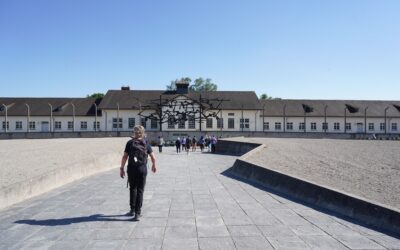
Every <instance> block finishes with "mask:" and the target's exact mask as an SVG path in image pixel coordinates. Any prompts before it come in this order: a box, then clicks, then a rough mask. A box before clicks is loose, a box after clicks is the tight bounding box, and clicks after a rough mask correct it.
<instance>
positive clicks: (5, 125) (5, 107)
mask: <svg viewBox="0 0 400 250" xmlns="http://www.w3.org/2000/svg"><path fill="white" fill-rule="evenodd" d="M1 106H3V107H4V112H5V117H4V118H5V121H4V122H5V123H4V132H5V133H7V131H8V129H7V122H8V113H7V112H8V108H7V105H5V104H1Z"/></svg>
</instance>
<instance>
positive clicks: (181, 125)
mask: <svg viewBox="0 0 400 250" xmlns="http://www.w3.org/2000/svg"><path fill="white" fill-rule="evenodd" d="M213 127H214V118H207V119H206V128H209V129H212V128H213ZM168 128H169V129H175V122H174V120H173V118H171V119H170V120H169V121H168ZM185 128H186V121H183V120H182V121H179V122H178V129H185ZM195 128H196V125H195V119H194V118H193V117H190V118H189V119H188V129H195ZM217 128H218V129H222V128H224V118H219V119H217ZM234 128H235V118H228V129H234ZM240 128H246V129H248V128H250V119H247V118H246V119H240Z"/></svg>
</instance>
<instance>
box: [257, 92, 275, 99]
mask: <svg viewBox="0 0 400 250" xmlns="http://www.w3.org/2000/svg"><path fill="white" fill-rule="evenodd" d="M260 99H261V100H272V99H273V98H272V97H271V96H268V95H267V94H265V93H264V94H262V95H260Z"/></svg>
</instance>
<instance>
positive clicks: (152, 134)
mask: <svg viewBox="0 0 400 250" xmlns="http://www.w3.org/2000/svg"><path fill="white" fill-rule="evenodd" d="M130 134H131V132H129V131H121V132H104V131H102V132H53V133H47V132H31V133H27V132H18V133H0V139H49V138H99V137H127V136H129V135H130ZM146 134H147V135H148V138H149V139H150V140H156V139H157V137H158V136H159V135H163V137H164V139H165V140H172V141H175V140H176V138H177V137H183V136H196V137H197V138H200V136H202V135H205V134H208V135H215V136H218V137H223V138H226V137H238V136H245V137H271V138H313V139H318V138H329V139H371V138H372V135H370V134H364V133H362V134H354V133H353V134H343V133H313V132H307V133H304V132H290V133H283V132H240V131H207V132H200V131H162V132H160V131H146ZM376 136H377V139H383V140H399V139H400V135H398V134H397V135H396V134H387V135H381V134H379V135H378V134H377V135H376Z"/></svg>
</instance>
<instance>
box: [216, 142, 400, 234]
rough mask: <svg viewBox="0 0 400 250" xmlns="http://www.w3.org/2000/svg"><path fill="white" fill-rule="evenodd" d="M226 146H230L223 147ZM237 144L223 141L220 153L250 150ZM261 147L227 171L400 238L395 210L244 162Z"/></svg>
mask: <svg viewBox="0 0 400 250" xmlns="http://www.w3.org/2000/svg"><path fill="white" fill-rule="evenodd" d="M221 142H222V141H220V142H219V143H221ZM230 143H231V144H232V145H227V144H230ZM238 144H240V142H231V141H224V142H223V145H224V148H225V149H226V150H225V151H222V152H223V153H228V152H227V151H229V150H232V153H231V154H233V155H237V154H238V153H239V152H240V151H242V152H246V150H247V149H249V148H250V145H247V144H248V143H243V146H240V145H238ZM252 146H255V145H252ZM265 147H266V146H265V145H263V144H257V146H255V147H253V150H251V149H250V150H251V151H249V152H247V153H245V154H244V155H242V156H241V157H240V158H239V159H237V160H236V162H235V164H234V166H233V167H232V168H231V169H229V173H231V174H233V175H234V176H237V177H239V178H243V179H245V180H248V181H251V182H254V183H256V184H260V185H262V186H264V187H266V188H268V189H271V190H273V191H275V192H277V193H281V194H285V195H288V196H290V197H293V198H295V199H297V200H300V201H302V202H304V203H306V204H309V205H312V206H316V207H319V208H323V209H326V210H328V211H331V212H334V213H338V214H341V215H344V216H347V217H349V218H352V219H355V220H356V221H359V222H361V223H363V224H366V225H369V226H372V227H375V228H378V229H381V230H384V231H387V232H390V233H392V234H395V235H398V236H400V211H399V210H397V209H395V208H391V207H388V206H385V205H381V204H376V203H373V202H371V201H368V200H365V199H363V198H360V197H356V196H354V195H351V194H347V193H344V192H342V191H339V190H334V189H332V188H329V187H325V186H322V185H319V184H316V183H312V182H309V181H306V180H303V179H301V178H298V177H295V176H290V175H288V174H285V173H281V172H278V171H274V170H271V169H268V168H266V167H263V166H258V165H255V164H252V163H249V162H248V161H247V159H249V158H251V157H252V155H253V154H254V153H255V152H257V151H258V150H263V148H265Z"/></svg>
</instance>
